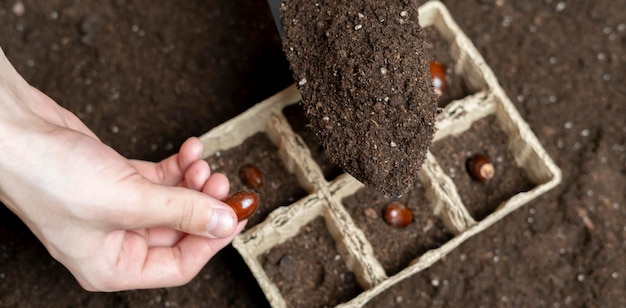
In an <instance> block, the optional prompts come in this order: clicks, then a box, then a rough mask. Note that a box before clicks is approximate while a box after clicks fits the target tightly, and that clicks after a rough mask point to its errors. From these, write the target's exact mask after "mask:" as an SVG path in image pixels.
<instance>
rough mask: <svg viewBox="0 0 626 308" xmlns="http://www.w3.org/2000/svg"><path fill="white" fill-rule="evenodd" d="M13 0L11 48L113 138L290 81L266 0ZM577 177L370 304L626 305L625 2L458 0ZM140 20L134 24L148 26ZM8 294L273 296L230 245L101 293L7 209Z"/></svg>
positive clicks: (165, 150) (153, 298)
mask: <svg viewBox="0 0 626 308" xmlns="http://www.w3.org/2000/svg"><path fill="white" fill-rule="evenodd" d="M15 2H16V1H0V29H1V31H0V46H2V48H3V49H4V51H5V52H6V53H7V55H8V57H9V59H10V60H11V61H12V62H13V63H14V64H15V66H16V67H17V69H18V71H20V72H21V73H22V74H23V75H24V76H25V77H26V79H27V80H29V81H30V82H31V83H32V84H34V85H35V86H36V87H38V88H40V89H42V90H43V91H44V92H45V93H48V94H49V95H51V96H52V97H53V98H54V99H56V100H57V101H58V102H59V103H60V104H61V105H63V106H64V107H66V108H68V109H69V110H71V111H73V112H75V113H76V114H78V115H79V116H80V117H81V119H82V120H83V121H85V123H86V124H87V125H88V126H89V127H90V128H91V129H92V130H93V131H94V132H95V133H96V134H97V135H98V136H99V137H100V138H102V140H103V141H104V142H106V143H107V144H110V145H111V146H112V147H113V148H115V149H116V150H117V151H119V152H120V153H122V154H124V155H127V156H129V157H132V158H142V159H150V160H157V159H162V158H164V157H166V156H167V155H169V154H171V153H173V152H174V151H175V149H176V148H177V147H178V146H179V145H180V144H181V143H182V142H183V141H184V140H185V139H186V138H187V137H188V136H191V135H200V134H202V133H204V132H206V131H208V130H209V129H211V128H212V127H214V126H216V125H218V124H220V123H222V122H224V121H225V120H227V119H229V118H231V117H233V116H235V115H237V114H239V113H241V112H242V111H244V110H246V109H247V108H248V107H249V106H251V105H253V104H255V103H257V102H259V101H261V100H262V99H264V98H266V97H268V96H270V95H272V94H274V93H276V92H277V91H279V90H280V89H282V88H284V87H286V86H288V85H289V84H291V83H292V80H293V79H292V74H291V72H290V71H289V70H288V64H287V62H286V61H285V56H284V53H283V52H282V50H281V44H280V40H279V37H278V34H277V33H276V32H275V29H274V22H273V20H272V18H271V14H270V12H269V10H268V9H267V7H266V5H267V4H266V3H265V1H236V2H235V1H222V0H218V1H200V2H198V1H186V0H183V1H165V2H159V3H155V2H154V1H145V0H133V1H130V0H128V1H124V0H119V1H113V2H109V1H72V0H50V1H32V0H29V1H26V0H24V1H23V3H24V4H25V8H26V10H25V12H24V14H23V15H21V16H17V15H16V14H15V13H13V12H12V10H11V8H12V6H13V5H14V3H15ZM443 2H444V3H445V4H446V5H447V6H448V8H449V10H450V11H451V13H452V15H453V17H454V18H455V20H456V21H457V22H458V23H459V25H460V26H461V28H462V29H463V31H464V32H465V33H466V34H467V35H468V36H469V37H470V39H471V40H472V41H473V43H474V44H475V45H476V47H477V48H478V50H479V51H480V53H481V54H482V55H483V56H484V57H485V59H486V61H487V63H488V64H489V65H490V67H491V68H492V69H493V70H494V72H495V75H496V77H497V78H498V80H499V82H500V83H501V84H502V86H503V87H504V89H505V91H506V93H507V95H508V96H509V97H510V98H511V99H512V101H513V103H514V104H515V105H516V107H517V109H518V110H519V111H520V112H521V114H522V116H523V117H524V119H525V120H526V121H527V122H528V123H529V125H530V127H531V129H532V130H533V131H534V132H535V133H536V134H537V136H538V138H539V140H540V142H541V143H542V145H543V146H544V147H545V148H546V150H547V152H548V154H549V155H550V156H551V157H552V158H553V159H554V160H555V161H556V163H557V165H559V166H560V167H561V168H562V170H563V183H562V184H561V185H560V186H558V187H557V188H556V189H554V190H552V191H551V192H549V193H547V194H546V195H544V196H542V197H541V198H539V199H538V200H536V201H534V202H532V203H531V204H528V205H525V206H524V207H523V208H521V209H520V210H518V211H516V212H514V213H512V214H511V215H509V216H507V217H506V218H505V219H504V220H503V221H501V222H499V223H497V224H495V225H494V226H492V227H490V228H489V229H487V230H486V231H485V232H483V233H481V234H478V235H476V236H475V237H474V238H472V239H469V240H468V241H467V242H465V243H464V244H463V245H461V246H460V247H459V248H458V249H457V250H455V251H454V252H452V253H451V254H450V255H449V256H447V257H446V258H445V260H443V261H441V262H438V263H437V264H435V265H434V266H433V267H431V268H429V269H428V270H426V271H424V272H422V273H419V274H417V275H415V276H414V277H413V278H411V279H409V280H406V281H405V282H402V283H400V284H399V285H397V286H395V287H393V288H391V289H390V290H389V291H388V292H385V293H383V294H381V295H380V297H379V298H377V299H376V300H375V301H374V303H372V304H371V306H372V307H389V306H394V305H396V306H408V307H430V306H448V307H458V306H468V307H477V306H481V305H482V306H487V307H493V306H526V307H537V306H553V307H563V306H574V307H585V306H589V307H624V306H626V296H624V290H626V279H625V277H626V231H625V225H626V223H625V221H626V193H625V190H624V187H625V186H624V183H626V117H625V116H624V115H625V114H626V103H625V102H626V86H625V85H626V78H625V77H626V76H625V70H624V63H626V10H625V9H624V8H626V1H625V0H614V1H576V2H574V1H552V0H545V1H501V0H476V1H460V0H447V1H443ZM133 25H135V26H136V27H133ZM0 211H2V215H0V220H1V223H0V306H18V305H22V306H35V307H41V306H60V307H63V306H90V307H105V306H122V307H124V306H126V307H145V306H150V305H154V306H213V307H252V306H264V305H267V303H266V302H265V299H264V297H263V294H262V293H261V291H260V289H259V288H258V286H257V284H256V282H255V280H254V279H253V277H252V275H251V274H250V273H249V272H248V270H247V269H246V266H245V264H244V262H243V261H242V260H241V259H240V258H239V257H238V254H237V252H236V251H234V249H233V248H232V247H228V248H226V249H225V250H224V251H222V252H221V253H220V254H218V255H217V256H216V257H215V258H214V259H213V260H212V261H211V262H209V263H208V264H207V266H206V267H205V268H204V269H203V271H202V272H201V273H200V274H199V275H198V277H197V278H195V279H194V280H193V281H192V282H191V283H189V284H188V285H186V286H183V287H177V288H167V289H155V290H140V291H128V292H117V293H106V294H105V293H89V292H86V291H84V290H82V289H81V288H80V286H78V284H77V283H76V282H75V280H74V278H73V277H72V276H71V275H70V274H69V272H68V271H67V270H65V269H64V268H63V266H61V265H60V264H58V263H57V262H55V261H54V260H53V259H52V258H51V257H50V256H49V254H48V253H47V252H46V251H45V249H44V248H43V246H42V245H41V244H40V243H39V242H38V241H37V239H36V238H35V237H34V236H33V235H32V234H31V233H30V231H29V230H28V229H27V228H26V227H25V226H24V224H23V223H22V222H21V221H20V220H19V219H18V218H16V217H15V216H13V215H12V214H10V213H9V211H8V210H7V209H5V208H2V209H1V210H0Z"/></svg>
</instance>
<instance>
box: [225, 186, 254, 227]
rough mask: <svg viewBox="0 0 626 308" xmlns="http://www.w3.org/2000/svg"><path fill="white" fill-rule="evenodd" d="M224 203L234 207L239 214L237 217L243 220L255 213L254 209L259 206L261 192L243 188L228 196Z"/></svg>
mask: <svg viewBox="0 0 626 308" xmlns="http://www.w3.org/2000/svg"><path fill="white" fill-rule="evenodd" d="M224 203H226V204H228V206H230V207H231V208H233V210H234V211H235V213H236V214H237V219H239V221H242V220H244V219H247V218H248V217H250V216H252V214H254V211H255V210H256V208H257V207H258V206H259V194H257V193H256V192H254V191H250V190H242V191H240V192H236V193H234V194H232V195H231V196H230V197H228V198H226V200H224Z"/></svg>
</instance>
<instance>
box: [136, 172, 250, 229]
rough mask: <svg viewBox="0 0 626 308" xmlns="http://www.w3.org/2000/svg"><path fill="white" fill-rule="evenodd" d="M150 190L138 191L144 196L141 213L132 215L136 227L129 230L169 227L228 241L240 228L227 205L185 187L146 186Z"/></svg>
mask: <svg viewBox="0 0 626 308" xmlns="http://www.w3.org/2000/svg"><path fill="white" fill-rule="evenodd" d="M142 185H145V186H147V187H139V188H135V189H137V190H136V191H140V192H142V194H141V196H140V201H139V202H138V203H139V206H132V207H131V208H135V209H138V210H139V211H141V212H140V213H132V214H131V215H133V217H137V218H138V219H137V220H134V219H131V221H134V222H135V223H136V224H135V225H133V226H124V227H126V228H128V229H140V228H151V227H169V228H172V229H176V230H178V231H182V232H184V233H188V234H193V235H198V236H203V237H209V238H225V237H228V236H230V235H232V234H233V232H235V229H236V227H237V222H238V221H237V215H236V214H235V212H234V211H233V209H232V208H231V207H229V206H228V205H227V204H226V203H224V202H222V201H219V200H217V199H215V198H212V197H210V196H209V195H206V194H204V193H201V192H199V191H195V190H192V189H188V188H184V187H172V186H162V185H158V184H154V183H151V182H149V181H146V182H144V183H143V184H142Z"/></svg>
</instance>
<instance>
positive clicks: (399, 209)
mask: <svg viewBox="0 0 626 308" xmlns="http://www.w3.org/2000/svg"><path fill="white" fill-rule="evenodd" d="M385 221H386V222H387V223H388V224H390V225H392V226H394V227H406V226H407V225H408V224H410V223H411V222H412V221H413V212H411V209H409V208H408V207H407V206H406V205H404V204H402V203H400V202H391V203H390V204H389V205H387V207H386V208H385Z"/></svg>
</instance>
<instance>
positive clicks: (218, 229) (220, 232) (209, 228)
mask: <svg viewBox="0 0 626 308" xmlns="http://www.w3.org/2000/svg"><path fill="white" fill-rule="evenodd" d="M234 228H235V220H234V219H233V216H232V215H231V214H230V212H229V211H227V210H224V209H213V213H211V217H210V218H209V223H207V225H206V232H207V233H208V235H209V236H213V237H218V238H222V237H227V236H229V235H231V234H232V233H233V230H234Z"/></svg>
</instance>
